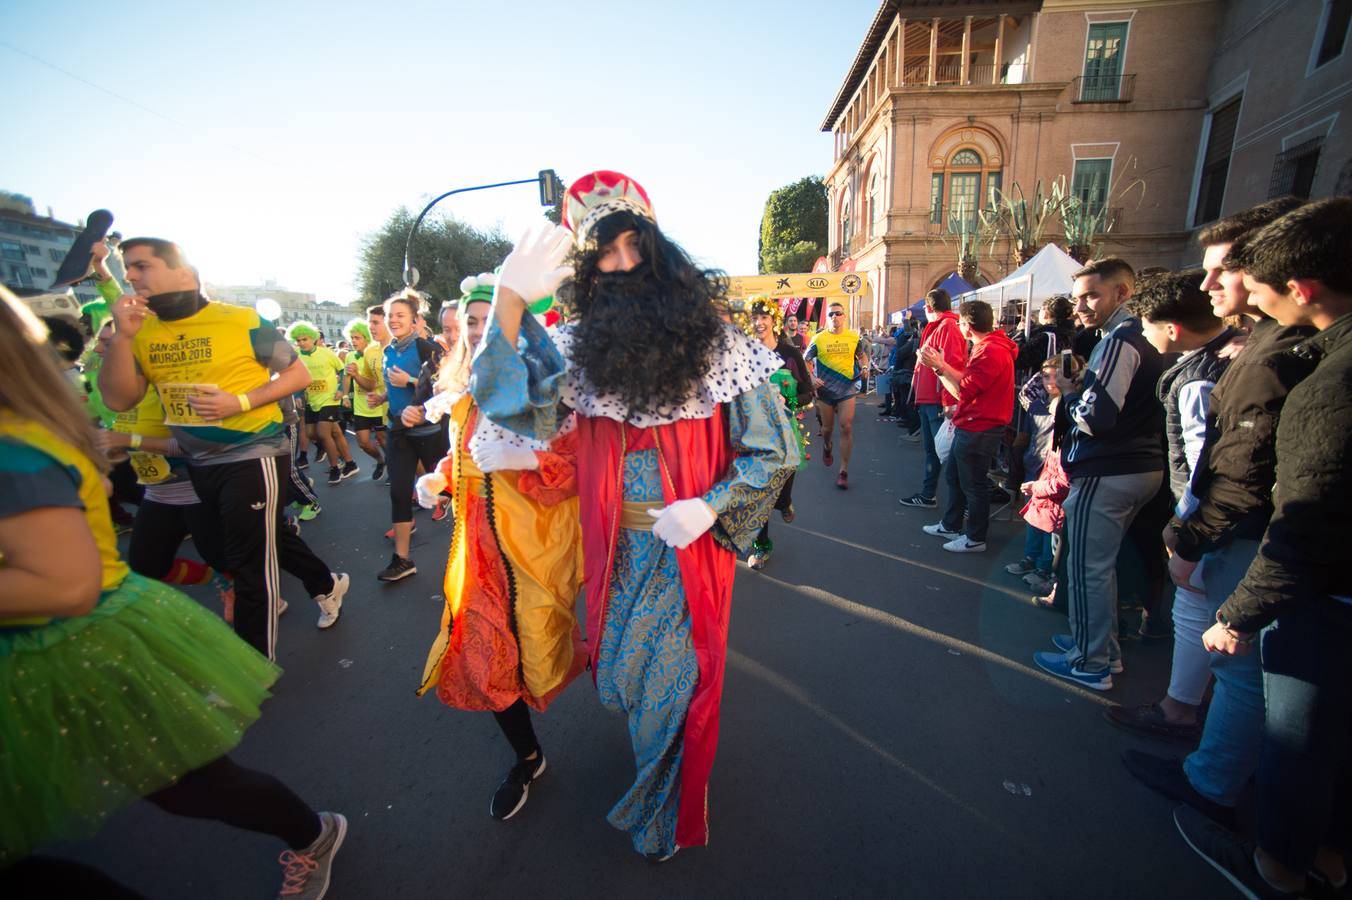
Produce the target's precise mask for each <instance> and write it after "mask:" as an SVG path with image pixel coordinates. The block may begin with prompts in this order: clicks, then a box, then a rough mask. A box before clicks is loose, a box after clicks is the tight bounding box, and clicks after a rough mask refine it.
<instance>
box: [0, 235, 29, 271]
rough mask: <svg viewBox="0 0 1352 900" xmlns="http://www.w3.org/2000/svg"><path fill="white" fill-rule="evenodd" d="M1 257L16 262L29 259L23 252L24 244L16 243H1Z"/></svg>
mask: <svg viewBox="0 0 1352 900" xmlns="http://www.w3.org/2000/svg"><path fill="white" fill-rule="evenodd" d="M0 256H4V258H5V259H12V260H14V261H15V262H23V261H24V260H25V259H27V258H28V257H27V256H26V255H25V254H24V252H23V244H20V243H16V242H15V241H0ZM11 268H12V267H11Z"/></svg>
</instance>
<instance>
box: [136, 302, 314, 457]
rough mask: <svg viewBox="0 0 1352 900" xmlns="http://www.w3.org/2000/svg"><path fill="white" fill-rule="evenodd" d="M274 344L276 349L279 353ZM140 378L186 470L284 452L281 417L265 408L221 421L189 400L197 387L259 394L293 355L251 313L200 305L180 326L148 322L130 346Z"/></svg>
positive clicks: (156, 320) (150, 319) (277, 335)
mask: <svg viewBox="0 0 1352 900" xmlns="http://www.w3.org/2000/svg"><path fill="white" fill-rule="evenodd" d="M279 344H280V347H279V346H278V345H279ZM132 353H133V354H134V355H135V357H136V362H137V364H138V365H139V366H140V368H141V372H142V373H143V374H144V375H145V377H146V378H147V379H148V380H149V381H150V383H151V384H153V385H154V386H155V389H156V390H157V391H159V395H160V401H161V402H162V403H163V404H164V412H165V424H167V425H168V426H169V430H170V432H171V433H172V434H173V436H174V438H176V439H177V440H178V445H179V447H180V448H181V449H182V450H183V452H184V454H185V455H186V456H187V457H188V459H189V460H191V461H192V462H233V461H236V460H243V459H256V458H259V457H264V456H278V455H280V454H282V453H285V452H287V448H286V431H285V429H284V428H283V426H282V411H281V408H280V407H278V406H277V404H276V403H264V404H262V405H261V406H256V407H254V408H253V409H251V410H249V411H248V412H241V413H238V414H237V415H233V416H229V417H227V418H225V419H213V420H208V419H204V418H202V417H201V416H200V415H198V414H197V412H195V411H194V410H193V408H192V406H191V405H190V404H189V403H188V398H189V397H191V396H193V395H194V394H196V393H197V392H198V391H199V390H200V389H201V387H203V386H208V387H216V388H219V389H220V390H222V391H225V392H226V393H228V394H243V393H247V392H248V391H251V390H253V389H254V388H258V387H262V386H263V385H265V384H267V383H268V382H269V381H270V380H271V378H272V369H271V368H269V367H270V366H271V367H272V368H278V369H280V368H285V365H286V364H289V363H290V362H291V361H293V360H294V359H295V351H294V350H292V349H291V348H290V345H289V344H287V343H286V340H285V338H283V337H282V336H281V334H280V333H278V331H277V329H276V328H274V327H273V326H272V325H271V324H270V323H268V322H265V321H264V320H263V319H262V318H260V317H259V315H258V313H256V312H254V311H253V310H252V309H247V308H245V307H242V306H230V305H229V304H225V303H214V302H211V303H207V304H206V306H204V307H202V309H200V310H198V311H197V312H195V313H193V314H192V315H191V316H188V317H187V318H184V319H175V320H173V321H170V322H166V321H165V320H163V319H160V318H158V317H155V316H150V317H147V318H146V320H145V321H144V322H143V323H142V324H141V330H140V331H138V332H137V333H136V337H135V338H133V339H132Z"/></svg>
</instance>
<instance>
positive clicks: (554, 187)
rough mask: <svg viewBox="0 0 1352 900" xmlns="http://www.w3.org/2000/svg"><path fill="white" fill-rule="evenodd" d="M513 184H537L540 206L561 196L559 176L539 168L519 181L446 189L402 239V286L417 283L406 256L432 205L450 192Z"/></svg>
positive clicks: (550, 170) (413, 269) (450, 193)
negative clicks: (535, 172) (538, 171)
mask: <svg viewBox="0 0 1352 900" xmlns="http://www.w3.org/2000/svg"><path fill="white" fill-rule="evenodd" d="M514 184H539V185H540V205H541V206H556V205H558V202H559V198H560V197H562V196H563V182H562V181H560V180H559V176H558V175H556V174H555V173H554V170H553V169H541V170H540V174H539V175H537V176H536V177H534V178H522V179H521V180H519V181H499V182H498V183H497V184H480V185H476V186H474V187H466V188H456V189H455V190H453V191H447V192H446V193H444V194H442V195H441V196H439V197H436V198H434V199H433V200H432V202H431V203H429V204H427V205H426V206H424V207H423V211H422V212H420V213H418V218H416V219H414V220H413V227H411V228H409V230H408V237H407V238H406V239H405V240H404V286H405V287H417V285H418V270H417V269H415V268H413V266H412V265H410V262H409V258H408V257H409V253H410V252H411V251H412V249H413V236H414V235H415V234H417V233H418V226H419V225H421V224H422V220H423V219H424V218H425V217H426V216H427V214H428V213H429V212H431V211H432V207H434V206H436V205H437V204H438V203H440V202H441V201H442V200H445V199H446V198H447V197H449V196H451V195H452V194H466V193H469V192H470V191H486V190H488V189H489V188H500V187H510V186H511V185H514Z"/></svg>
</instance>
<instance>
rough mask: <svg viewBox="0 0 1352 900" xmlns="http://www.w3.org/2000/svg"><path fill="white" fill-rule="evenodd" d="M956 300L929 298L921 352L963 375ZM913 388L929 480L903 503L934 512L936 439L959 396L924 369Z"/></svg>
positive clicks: (934, 294)
mask: <svg viewBox="0 0 1352 900" xmlns="http://www.w3.org/2000/svg"><path fill="white" fill-rule="evenodd" d="M952 307H953V300H952V298H950V297H949V296H948V291H945V290H944V289H942V288H935V289H934V290H932V291H930V292H929V293H928V294H926V295H925V315H926V316H927V317H928V318H929V323H928V324H927V325H926V326H925V330H924V332H922V333H921V335H920V352H921V353H924V352H925V349H926V348H930V349H932V350H934V351H936V352H937V353H939V355H940V356H941V357H942V358H943V360H944V362H946V363H948V364H949V365H951V366H954V367H956V368H957V369H958V371H962V368H963V366H965V365H966V364H967V339H966V338H964V337H963V336H962V331H961V329H960V328H959V327H958V314H957V313H955V312H953V311H952ZM913 387H914V390H915V401H914V402H915V408H916V412H917V413H918V414H919V415H920V434H921V436H922V437H923V438H924V441H925V479H924V481H923V482H922V483H921V485H920V493H918V494H914V495H912V496H910V497H907V498H905V499H904V500H900V501H898V502H900V503H901V505H902V506H919V507H923V508H925V509H934V508H935V507H937V506H938V505H939V501H938V500H937V499H935V495H936V492H937V491H938V488H939V469H940V467H941V466H942V463H941V461H940V459H939V451H938V450H936V449H935V448H934V436H935V435H936V434H938V433H939V426H940V425H941V424H943V420H944V419H945V418H946V417H947V414H948V412H951V410H952V407H953V405H954V404H956V403H957V402H958V400H957V395H956V394H950V393H949V392H948V391H947V390H946V389H945V388H944V387H943V386H942V385H941V384H940V383H939V379H938V377H936V376H935V374H934V372H933V371H931V370H930V369H929V368H927V367H926V366H924V365H919V366H916V368H915V376H914V382H913Z"/></svg>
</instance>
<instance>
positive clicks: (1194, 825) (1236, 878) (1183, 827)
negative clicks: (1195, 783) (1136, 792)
mask: <svg viewBox="0 0 1352 900" xmlns="http://www.w3.org/2000/svg"><path fill="white" fill-rule="evenodd" d="M1174 825H1176V826H1177V827H1178V833H1179V834H1181V835H1183V840H1184V841H1186V842H1187V844H1188V846H1189V847H1191V848H1192V849H1193V852H1195V853H1196V854H1197V855H1198V856H1200V857H1202V859H1204V860H1206V861H1207V862H1208V863H1210V864H1211V867H1212V868H1213V869H1215V870H1216V871H1217V872H1220V873H1221V874H1222V875H1224V876H1225V877H1226V879H1227V880H1228V881H1229V882H1230V883H1231V884H1232V885H1234V886H1235V887H1236V888H1238V889H1239V892H1240V893H1241V894H1243V895H1244V896H1245V897H1249V898H1281V897H1298V896H1300V894H1301V892H1299V891H1297V892H1287V891H1279V890H1277V889H1276V888H1275V887H1273V886H1272V885H1270V884H1268V883H1267V879H1265V878H1264V877H1263V876H1262V874H1261V873H1259V871H1258V867H1257V866H1256V865H1254V861H1253V852H1254V845H1253V844H1252V843H1250V842H1249V841H1246V840H1244V839H1243V838H1241V837H1240V836H1239V835H1237V834H1235V833H1234V832H1233V831H1230V830H1229V829H1228V828H1222V827H1221V826H1220V825H1217V824H1216V823H1215V822H1213V821H1211V819H1209V818H1207V817H1206V816H1205V815H1203V814H1202V813H1200V812H1198V811H1197V810H1195V809H1193V808H1192V807H1191V806H1180V807H1178V809H1175V810H1174Z"/></svg>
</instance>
